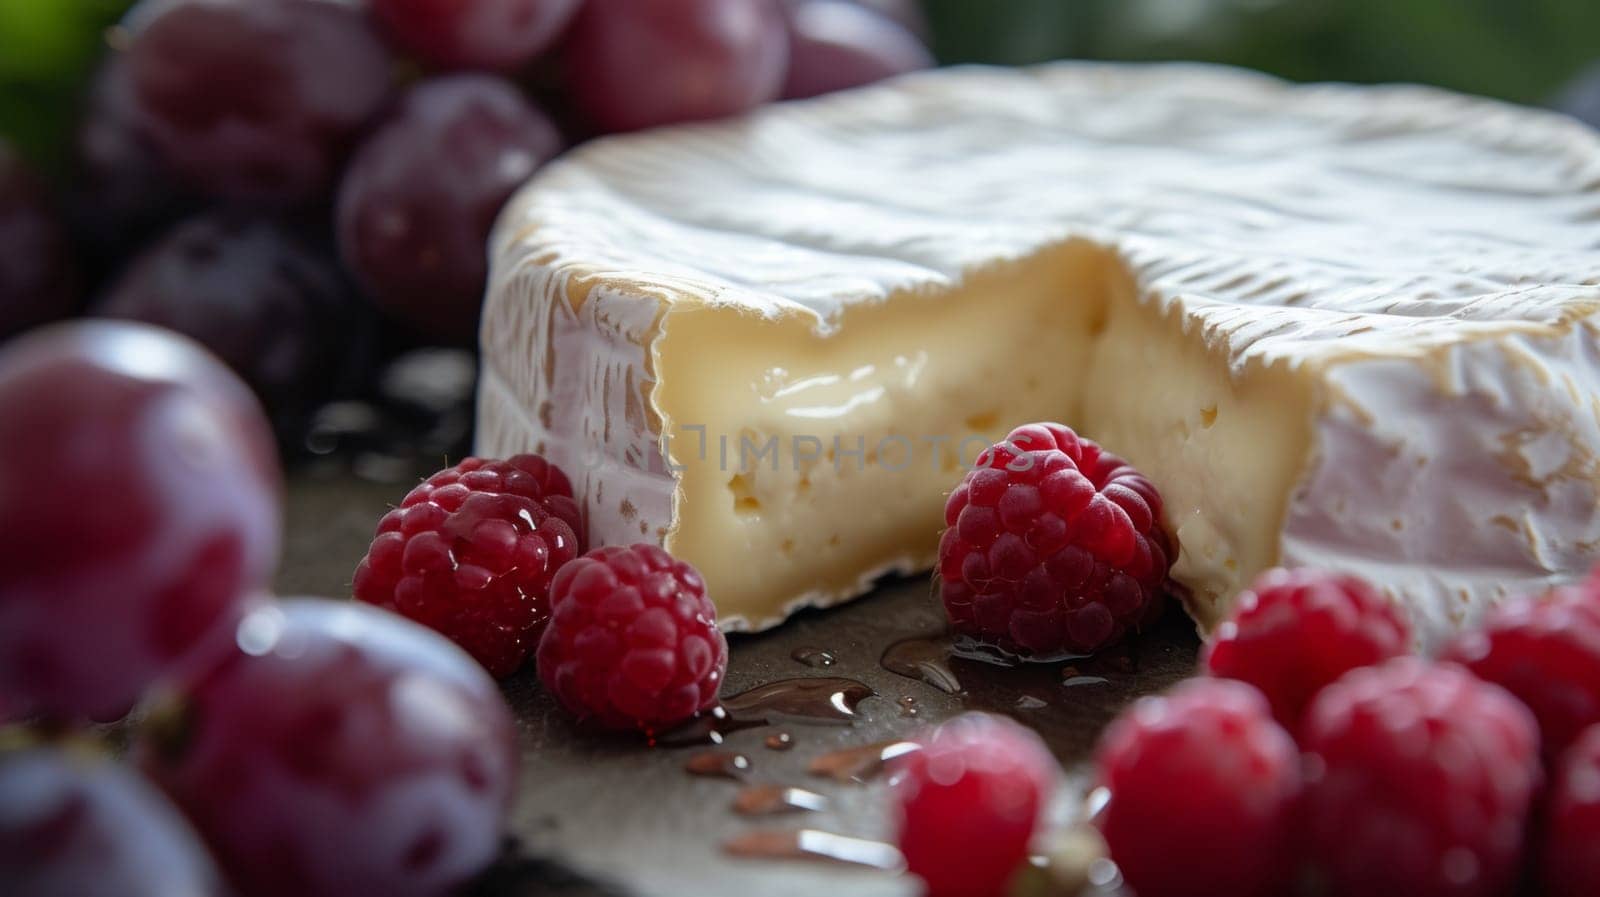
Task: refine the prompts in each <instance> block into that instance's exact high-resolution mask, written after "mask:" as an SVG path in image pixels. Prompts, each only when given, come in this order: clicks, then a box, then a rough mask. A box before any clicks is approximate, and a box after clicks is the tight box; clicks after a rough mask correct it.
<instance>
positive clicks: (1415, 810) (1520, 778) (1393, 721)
mask: <svg viewBox="0 0 1600 897" xmlns="http://www.w3.org/2000/svg"><path fill="white" fill-rule="evenodd" d="M1303 732H1304V738H1303V742H1302V747H1303V748H1304V749H1305V751H1306V764H1307V773H1306V777H1307V788H1306V800H1305V810H1304V818H1305V822H1306V824H1307V832H1306V834H1307V835H1308V840H1307V850H1308V851H1309V854H1310V856H1309V859H1310V860H1311V870H1310V871H1311V874H1312V876H1313V878H1314V880H1316V881H1318V882H1320V883H1321V884H1323V885H1325V886H1326V890H1325V892H1326V893H1332V894H1406V895H1409V897H1433V895H1439V897H1447V895H1448V897H1488V895H1493V894H1499V893H1502V892H1504V891H1505V890H1506V889H1507V888H1508V887H1509V886H1510V885H1511V884H1512V882H1513V880H1514V878H1515V876H1516V874H1517V871H1518V870H1517V867H1518V862H1519V860H1520V858H1521V854H1522V850H1523V843H1524V837H1525V832H1526V830H1527V817H1528V812H1529V806H1530V802H1531V800H1532V798H1533V794H1534V791H1535V789H1536V788H1537V786H1538V785H1539V781H1540V769H1539V754H1538V751H1539V730H1538V726H1537V724H1536V723H1535V722H1534V719H1533V715H1532V714H1530V713H1529V712H1528V709H1527V708H1526V707H1523V706H1522V705H1521V704H1520V703H1518V702H1517V700H1516V699H1515V698H1513V697H1512V696H1511V695H1510V693H1508V692H1506V691H1505V689H1502V688H1500V687H1499V686H1497V685H1491V684H1489V683H1486V682H1482V681H1480V680H1478V679H1476V678H1474V677H1473V676H1472V674H1470V673H1468V672H1467V671H1466V670H1464V669H1462V668H1461V667H1459V666H1456V665H1454V664H1430V663H1428V662H1426V661H1423V660H1421V659H1418V658H1415V657H1400V658H1396V659H1394V660H1391V661H1389V662H1387V663H1385V664H1383V665H1381V666H1376V667H1363V668H1361V669H1357V670H1353V671H1351V672H1350V673H1348V674H1346V675H1345V676H1344V677H1343V678H1341V679H1340V680H1339V681H1338V682H1335V683H1334V684H1332V685H1330V686H1328V687H1327V688H1326V689H1324V690H1323V691H1322V693H1321V694H1319V695H1318V696H1317V698H1316V700H1314V701H1312V703H1311V707H1310V708H1309V709H1308V710H1307V711H1306V717H1305V728H1304V730H1303Z"/></svg>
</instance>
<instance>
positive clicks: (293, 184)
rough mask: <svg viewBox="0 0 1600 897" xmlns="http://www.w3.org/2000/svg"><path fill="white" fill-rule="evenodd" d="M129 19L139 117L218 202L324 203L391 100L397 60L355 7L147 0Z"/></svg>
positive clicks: (273, 0)
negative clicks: (365, 131) (361, 136)
mask: <svg viewBox="0 0 1600 897" xmlns="http://www.w3.org/2000/svg"><path fill="white" fill-rule="evenodd" d="M152 2H153V3H156V4H157V5H155V6H148V5H149V4H150V3H152ZM147 6H148V8H146V7H147ZM129 24H130V31H131V43H130V45H129V47H128V66H129V71H130V73H131V74H132V78H133V85H134V101H135V102H134V107H135V110H136V111H137V115H138V121H139V122H140V124H141V126H142V127H143V128H144V129H145V130H146V131H147V132H148V133H149V135H150V137H151V139H152V140H153V141H154V142H155V145H156V146H157V147H158V148H159V149H160V151H161V153H162V155H163V157H164V158H165V159H166V160H167V162H168V163H169V164H170V165H171V166H172V167H173V169H174V170H175V171H177V172H178V173H179V174H181V175H183V176H184V177H186V178H187V179H188V180H189V181H191V182H192V183H194V184H195V185H196V186H197V187H199V188H200V189H202V190H204V191H205V192H207V193H210V194H212V195H215V196H219V197H225V198H230V199H243V200H255V201H266V202H272V203H279V204H292V203H298V202H304V201H307V200H312V199H315V198H317V197H318V196H319V195H320V194H321V193H322V192H323V191H324V190H325V189H326V188H327V187H328V186H329V185H330V184H331V183H332V180H333V176H334V173H335V171H336V169H337V167H338V165H339V162H340V160H341V159H342V157H343V155H344V152H345V151H346V150H347V149H348V148H349V146H350V145H351V143H352V142H353V141H354V139H355V138H356V137H357V135H358V133H359V132H360V130H361V129H362V128H363V127H364V126H365V125H367V124H368V123H369V122H370V121H371V120H372V118H373V116H374V115H375V114H376V113H377V112H378V111H379V109H380V108H381V106H382V104H383V102H384V100H385V98H386V97H387V96H388V92H389V81H390V71H389V57H388V54H387V53H386V51H385V50H384V48H383V45H382V43H381V42H380V41H379V40H378V37H377V36H376V34H374V33H373V31H372V29H371V28H370V26H369V25H368V23H367V22H366V20H365V18H364V17H363V16H362V14H361V12H360V10H358V9H356V8H354V7H352V6H348V5H345V4H341V3H331V2H326V0H270V2H259V0H228V2H218V0H146V4H145V5H141V7H139V8H136V9H135V11H134V12H133V13H130V15H129Z"/></svg>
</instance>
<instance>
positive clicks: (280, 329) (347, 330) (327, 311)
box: [90, 212, 369, 431]
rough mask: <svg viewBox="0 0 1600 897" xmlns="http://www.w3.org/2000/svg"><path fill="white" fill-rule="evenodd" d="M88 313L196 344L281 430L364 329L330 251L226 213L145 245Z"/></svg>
mask: <svg viewBox="0 0 1600 897" xmlns="http://www.w3.org/2000/svg"><path fill="white" fill-rule="evenodd" d="M90 311H91V312H92V313H94V314H99V315H104V316H107V317H114V318H128V319H131V320H136V321H144V322H146V323H150V324H158V325H160V326H162V327H167V328H169V329H172V330H176V331H178V332H179V333H182V334H184V335H185V336H188V337H190V338H191V339H194V340H195V341H197V342H199V343H200V344H201V345H203V346H205V347H206V348H207V349H210V350H211V351H212V352H213V353H215V354H216V355H217V356H218V357H220V358H221V359H222V360H223V361H225V362H227V363H228V366H229V367H231V368H233V370H234V371H236V372H237V373H238V374H239V375H240V376H241V377H243V378H244V379H245V382H247V383H249V384H250V386H251V387H252V388H254V389H255V391H256V394H257V395H259V396H260V397H261V399H262V401H263V402H264V403H265V405H266V406H267V410H268V411H269V413H270V414H271V416H272V417H273V419H274V420H275V421H276V422H278V424H279V429H280V431H283V430H285V428H291V427H292V426H293V425H294V423H295V422H296V421H297V420H298V419H299V418H300V416H301V415H302V414H303V413H305V412H306V411H307V410H308V409H309V408H310V406H311V405H313V404H315V403H317V402H319V401H321V400H323V399H325V398H327V397H328V396H329V395H331V394H332V392H333V391H335V390H336V389H337V388H338V387H339V386H341V385H342V381H343V380H344V379H345V377H346V376H347V368H348V366H347V364H346V360H347V359H348V358H350V357H351V356H352V353H354V354H355V355H356V356H357V357H359V355H360V354H361V353H360V351H359V349H360V346H361V345H362V344H363V343H364V342H366V340H367V336H366V331H367V330H368V329H369V322H367V321H366V320H364V315H363V312H362V309H361V303H360V302H359V300H358V299H357V298H356V297H354V296H353V295H352V294H351V291H350V289H349V287H348V286H347V285H346V283H345V281H344V279H343V278H342V276H341V275H340V272H339V269H338V266H337V265H336V264H335V262H334V260H333V259H332V258H330V257H327V256H325V255H323V254H322V253H320V252H317V251H315V250H313V249H312V248H311V247H309V246H308V245H306V244H305V243H304V242H302V241H301V240H299V239H298V238H297V237H295V236H294V235H293V234H292V233H291V232H290V231H289V230H288V229H287V228H285V227H284V226H282V225H280V224H278V223H275V222H273V221H271V220H268V219H264V218H259V217H249V216H246V215H243V214H240V213H225V212H224V213H212V214H208V215H202V216H200V217H197V218H193V219H190V220H189V221H186V222H184V223H183V224H181V225H179V226H178V227H177V228H175V229H174V230H173V231H172V232H171V233H169V234H168V235H167V236H166V237H164V238H162V239H161V240H160V241H159V242H157V243H155V244H154V245H152V246H151V247H149V248H148V249H146V250H145V251H144V252H143V253H142V254H140V255H139V256H138V257H137V258H135V259H134V260H133V262H132V264H131V265H130V266H129V267H128V269H127V270H126V271H124V272H123V274H122V275H121V276H120V277H119V278H118V279H117V280H116V282H115V283H114V284H113V285H112V286H111V288H110V289H109V290H108V291H107V292H106V293H105V295H103V296H101V297H100V299H99V300H98V301H97V302H96V303H95V304H94V305H93V306H92V307H91V309H90Z"/></svg>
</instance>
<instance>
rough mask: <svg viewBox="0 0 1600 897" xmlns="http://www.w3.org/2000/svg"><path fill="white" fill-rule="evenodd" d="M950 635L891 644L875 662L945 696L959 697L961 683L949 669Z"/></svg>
mask: <svg viewBox="0 0 1600 897" xmlns="http://www.w3.org/2000/svg"><path fill="white" fill-rule="evenodd" d="M950 649H951V641H950V638H949V636H934V637H919V638H909V639H904V640H902V641H898V642H895V643H894V644H892V645H890V646H889V647H888V648H887V649H886V650H885V651H884V652H883V655H882V656H881V657H879V658H878V663H879V665H881V666H882V667H883V668H884V669H886V670H888V671H889V672H891V673H894V674H896V675H898V676H904V677H906V678H907V679H915V680H917V681H918V682H925V683H927V684H928V685H931V686H933V687H934V688H937V689H939V690H940V691H942V692H944V693H945V694H951V695H954V694H960V693H961V690H962V689H961V680H960V679H958V678H957V677H956V672H955V670H954V669H952V668H951V667H950Z"/></svg>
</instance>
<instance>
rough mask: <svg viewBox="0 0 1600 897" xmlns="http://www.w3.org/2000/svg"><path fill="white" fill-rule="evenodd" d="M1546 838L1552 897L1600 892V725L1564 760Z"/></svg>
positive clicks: (1578, 896) (1547, 876)
mask: <svg viewBox="0 0 1600 897" xmlns="http://www.w3.org/2000/svg"><path fill="white" fill-rule="evenodd" d="M1545 837H1546V840H1545V845H1544V870H1543V871H1544V883H1545V889H1546V892H1547V893H1548V894H1549V897H1594V895H1596V894H1600V726H1591V727H1589V729H1587V730H1586V731H1585V732H1584V733H1583V734H1582V735H1581V736H1579V737H1578V739H1577V741H1575V742H1574V743H1573V745H1572V746H1571V747H1570V748H1568V749H1567V753H1566V756H1565V757H1564V758H1563V759H1562V761H1561V764H1560V770H1559V772H1558V773H1557V778H1556V786H1555V790H1554V791H1552V792H1551V797H1550V819H1549V826H1548V830H1547V834H1546V836H1545Z"/></svg>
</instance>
